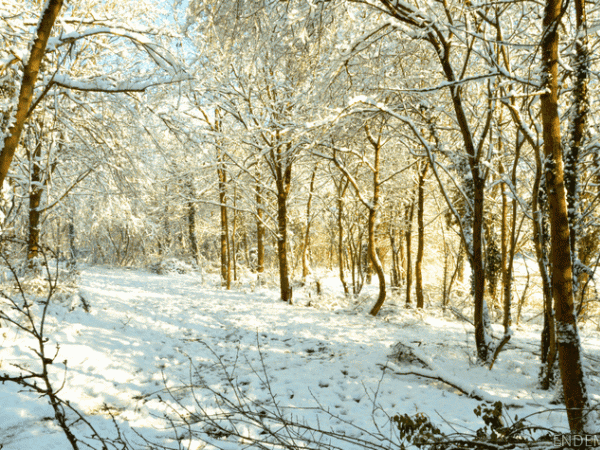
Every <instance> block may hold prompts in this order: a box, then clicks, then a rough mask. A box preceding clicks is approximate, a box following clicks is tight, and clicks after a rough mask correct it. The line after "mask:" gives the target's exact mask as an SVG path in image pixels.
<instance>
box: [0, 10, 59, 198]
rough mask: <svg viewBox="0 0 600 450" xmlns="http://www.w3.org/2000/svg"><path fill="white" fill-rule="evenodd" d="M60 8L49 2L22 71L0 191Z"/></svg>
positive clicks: (0, 162) (1, 159)
mask: <svg viewBox="0 0 600 450" xmlns="http://www.w3.org/2000/svg"><path fill="white" fill-rule="evenodd" d="M62 6H63V0H49V2H48V5H47V7H46V10H45V11H43V15H42V18H41V20H40V24H39V26H38V29H37V36H36V38H35V40H34V41H33V46H32V48H31V53H30V55H29V59H28V60H27V64H26V65H25V67H24V69H23V81H22V82H21V90H20V92H19V102H18V104H17V111H16V114H15V121H14V125H12V126H11V127H10V129H9V130H8V134H7V135H6V138H5V139H4V143H3V144H4V145H3V147H2V152H1V153H0V190H2V186H3V184H4V179H5V178H6V175H7V174H8V169H9V168H10V164H11V162H12V160H13V157H14V154H15V151H16V149H17V146H18V145H19V141H20V139H21V134H22V132H23V126H24V125H25V121H26V120H27V115H28V113H29V107H30V106H31V101H32V99H33V92H34V87H35V82H36V80H37V77H38V73H39V71H40V66H41V63H42V59H43V58H44V54H45V52H46V45H47V44H48V39H49V38H50V33H51V32H52V27H53V26H54V22H55V21H56V18H57V17H58V14H59V13H60V9H61V8H62Z"/></svg>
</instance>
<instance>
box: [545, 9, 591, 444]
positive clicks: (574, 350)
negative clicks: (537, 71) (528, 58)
mask: <svg viewBox="0 0 600 450" xmlns="http://www.w3.org/2000/svg"><path fill="white" fill-rule="evenodd" d="M561 9H562V0H546V10H545V14H544V20H543V36H542V41H541V57H542V74H544V75H545V78H546V79H545V80H543V81H544V84H543V87H545V90H544V93H543V94H542V95H541V97H540V99H541V112H542V126H543V136H544V154H545V157H546V161H547V167H546V186H547V194H548V204H549V211H550V225H551V228H550V230H551V239H550V242H551V251H550V255H551V260H552V263H551V264H552V294H553V298H554V309H555V311H556V332H557V333H556V337H557V344H558V357H559V367H560V372H561V379H562V383H563V392H564V398H565V404H566V407H567V416H568V419H569V427H570V429H571V433H583V432H585V431H587V423H586V422H587V415H588V414H587V413H588V408H589V403H588V395H587V391H586V385H585V380H584V373H583V367H582V360H581V358H582V355H581V347H580V340H579V332H578V329H577V322H576V320H575V315H574V311H573V269H572V259H571V257H572V254H571V245H570V230H569V217H568V208H567V197H566V189H565V180H564V167H563V159H562V147H561V132H560V117H559V113H558V44H559V32H558V29H559V22H560V15H561Z"/></svg>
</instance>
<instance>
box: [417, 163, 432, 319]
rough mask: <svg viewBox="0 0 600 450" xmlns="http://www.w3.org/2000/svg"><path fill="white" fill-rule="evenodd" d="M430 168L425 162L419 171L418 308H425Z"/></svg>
mask: <svg viewBox="0 0 600 450" xmlns="http://www.w3.org/2000/svg"><path fill="white" fill-rule="evenodd" d="M428 168H429V162H428V161H424V162H423V163H422V167H421V170H420V171H419V184H418V197H417V232H418V239H417V260H416V261H415V294H416V296H417V308H423V306H424V303H425V302H424V299H423V272H422V265H423V251H424V248H425V225H424V224H423V212H424V204H425V190H424V186H425V176H426V175H427V169H428Z"/></svg>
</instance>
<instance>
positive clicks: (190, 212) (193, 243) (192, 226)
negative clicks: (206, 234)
mask: <svg viewBox="0 0 600 450" xmlns="http://www.w3.org/2000/svg"><path fill="white" fill-rule="evenodd" d="M187 190H188V195H189V200H188V204H187V222H188V239H189V241H190V250H191V252H192V258H193V260H194V261H195V262H196V264H200V253H199V252H198V239H197V237H196V204H195V203H194V201H193V199H194V197H195V193H194V188H193V186H192V183H191V182H188V183H187Z"/></svg>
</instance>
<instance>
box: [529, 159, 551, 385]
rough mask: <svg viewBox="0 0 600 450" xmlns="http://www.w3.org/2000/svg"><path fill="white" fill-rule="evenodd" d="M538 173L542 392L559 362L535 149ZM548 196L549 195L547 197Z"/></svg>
mask: <svg viewBox="0 0 600 450" xmlns="http://www.w3.org/2000/svg"><path fill="white" fill-rule="evenodd" d="M534 151H535V159H536V174H535V180H534V183H533V195H532V201H531V205H532V207H531V209H532V216H533V220H532V227H533V241H534V245H535V256H536V260H537V262H538V268H539V273H540V277H541V279H542V295H543V299H544V306H543V308H544V325H543V328H542V336H541V354H542V356H541V360H542V367H541V373H540V383H541V387H542V389H549V388H550V385H551V384H552V381H553V377H554V363H555V361H556V354H557V348H556V325H555V323H554V308H553V306H552V283H551V281H550V274H549V271H550V261H549V258H548V254H547V251H546V241H547V240H548V239H547V238H546V236H545V233H544V230H545V228H546V227H545V219H544V212H543V211H542V210H541V208H540V195H541V193H542V192H544V191H542V190H541V185H542V183H543V180H542V176H543V173H542V169H543V167H542V164H543V163H542V158H541V155H540V149H539V148H535V149H534ZM543 195H544V196H545V193H544V194H543Z"/></svg>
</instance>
